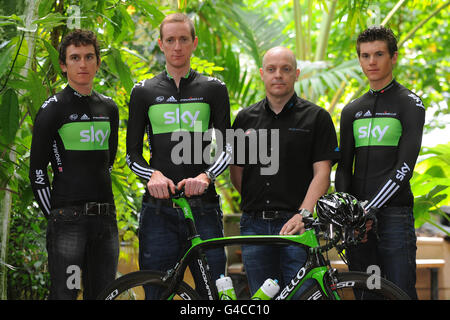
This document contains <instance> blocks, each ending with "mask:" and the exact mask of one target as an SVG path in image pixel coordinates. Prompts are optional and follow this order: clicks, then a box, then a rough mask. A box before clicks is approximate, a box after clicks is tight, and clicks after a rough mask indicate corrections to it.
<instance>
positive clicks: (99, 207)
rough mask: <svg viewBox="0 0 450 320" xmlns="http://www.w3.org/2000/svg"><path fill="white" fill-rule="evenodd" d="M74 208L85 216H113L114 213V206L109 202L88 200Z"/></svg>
mask: <svg viewBox="0 0 450 320" xmlns="http://www.w3.org/2000/svg"><path fill="white" fill-rule="evenodd" d="M74 209H75V210H77V209H78V210H79V212H80V213H81V214H82V215H86V216H115V214H116V207H115V206H114V205H113V204H111V203H98V202H88V203H85V204H84V205H81V206H77V207H74Z"/></svg>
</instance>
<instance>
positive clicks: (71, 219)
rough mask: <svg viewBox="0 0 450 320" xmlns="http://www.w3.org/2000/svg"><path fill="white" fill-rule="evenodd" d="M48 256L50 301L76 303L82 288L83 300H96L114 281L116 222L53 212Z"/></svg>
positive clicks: (97, 216)
mask: <svg viewBox="0 0 450 320" xmlns="http://www.w3.org/2000/svg"><path fill="white" fill-rule="evenodd" d="M47 252H48V267H49V272H50V280H51V284H50V296H49V299H51V300H75V299H77V296H78V292H79V289H80V288H81V284H82V285H83V299H85V300H88V299H89V300H90V299H96V298H97V296H98V295H99V294H100V292H101V291H102V290H103V289H104V288H105V287H106V286H107V285H108V284H110V283H111V282H112V281H114V279H115V278H116V272H117V264H118V258H119V236H118V230H117V222H116V218H115V217H113V216H100V215H95V216H87V215H80V214H79V213H75V212H74V211H73V210H72V209H70V208H63V209H55V210H52V211H51V213H50V217H49V219H48V225H47ZM81 272H82V276H81ZM80 277H81V278H80Z"/></svg>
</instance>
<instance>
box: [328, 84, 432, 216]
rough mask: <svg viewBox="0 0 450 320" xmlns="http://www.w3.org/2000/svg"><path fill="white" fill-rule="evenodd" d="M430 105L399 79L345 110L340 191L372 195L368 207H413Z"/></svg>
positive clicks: (363, 197)
mask: <svg viewBox="0 0 450 320" xmlns="http://www.w3.org/2000/svg"><path fill="white" fill-rule="evenodd" d="M424 121H425V108H424V105H423V103H422V101H421V100H420V98H419V97H418V96H417V95H416V94H414V93H413V92H411V91H410V90H408V89H406V88H405V87H403V86H402V85H400V84H399V83H398V82H397V81H395V80H393V81H392V82H391V83H389V84H388V85H387V86H386V87H385V88H383V89H382V90H378V91H374V90H369V91H368V92H367V93H365V94H364V95H363V96H361V97H360V98H358V99H356V100H354V101H353V102H351V103H350V104H349V105H347V106H346V107H345V108H344V109H343V111H342V115H341V122H340V150H341V160H340V162H339V164H338V168H337V172H336V190H337V191H342V192H348V193H351V194H353V195H354V196H356V197H357V198H358V199H359V200H368V203H367V204H366V206H365V208H366V209H367V210H368V209H370V208H371V207H375V208H381V207H383V206H386V205H389V206H409V207H412V206H413V202H414V198H413V194H412V192H411V187H410V184H409V180H410V179H411V177H412V175H413V172H414V166H415V163H416V160H417V156H418V154H419V151H420V146H421V143H422V130H423V125H424Z"/></svg>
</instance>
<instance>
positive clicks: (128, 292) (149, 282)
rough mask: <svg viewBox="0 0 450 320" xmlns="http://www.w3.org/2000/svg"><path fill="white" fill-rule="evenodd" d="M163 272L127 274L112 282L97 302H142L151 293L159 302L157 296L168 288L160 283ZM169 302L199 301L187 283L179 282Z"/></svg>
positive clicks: (165, 284) (144, 271) (147, 271)
mask: <svg viewBox="0 0 450 320" xmlns="http://www.w3.org/2000/svg"><path fill="white" fill-rule="evenodd" d="M164 275H165V274H164V273H163V272H159V271H149V270H143V271H136V272H131V273H128V274H126V275H124V276H122V277H120V278H118V279H116V280H115V281H114V282H112V283H111V284H110V285H109V286H108V287H107V288H106V289H104V290H103V292H102V293H101V294H100V295H99V296H98V299H99V300H144V299H145V296H146V293H145V292H144V287H143V286H144V285H145V286H146V291H147V293H151V295H152V296H154V297H155V298H154V299H153V300H160V298H159V295H160V294H161V293H162V292H163V291H164V290H165V289H167V287H168V284H167V283H165V282H163V281H162V277H164ZM169 299H171V300H200V296H199V295H198V293H197V292H196V291H195V290H194V289H193V288H191V287H190V286H189V285H188V284H187V283H185V282H183V281H182V282H181V283H180V285H179V286H178V288H177V290H176V292H174V293H173V295H172V296H171V297H169Z"/></svg>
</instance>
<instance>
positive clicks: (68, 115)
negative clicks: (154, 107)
mask: <svg viewBox="0 0 450 320" xmlns="http://www.w3.org/2000/svg"><path fill="white" fill-rule="evenodd" d="M118 126H119V113H118V109H117V106H116V104H115V103H114V101H113V100H112V99H111V98H109V97H106V96H104V95H101V94H99V93H97V92H95V91H93V92H92V93H91V95H89V96H85V95H81V94H80V93H78V92H77V91H75V90H74V89H72V88H71V87H70V86H66V88H65V89H64V90H62V91H60V92H58V93H57V94H55V95H54V96H52V97H50V98H49V99H47V100H46V101H45V102H44V104H43V105H42V107H41V108H40V109H39V112H38V114H37V115H36V119H35V121H34V129H33V139H32V143H31V155H30V172H29V178H30V182H31V187H32V189H33V192H34V196H35V198H36V201H37V202H38V204H39V207H40V208H41V210H42V211H43V213H44V215H46V216H47V215H48V214H49V213H50V210H52V209H55V208H61V207H67V206H72V205H81V204H84V203H87V202H100V203H106V202H108V203H111V204H113V203H114V199H113V193H112V186H111V176H110V172H111V169H112V166H113V163H114V158H115V155H116V151H117V139H118ZM49 162H50V163H51V167H52V171H53V181H52V183H50V179H49V176H48V174H47V167H48V164H49Z"/></svg>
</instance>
